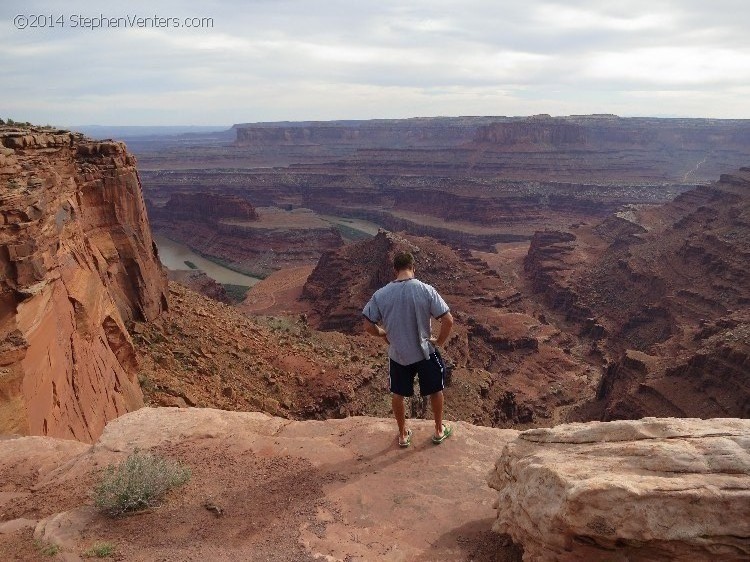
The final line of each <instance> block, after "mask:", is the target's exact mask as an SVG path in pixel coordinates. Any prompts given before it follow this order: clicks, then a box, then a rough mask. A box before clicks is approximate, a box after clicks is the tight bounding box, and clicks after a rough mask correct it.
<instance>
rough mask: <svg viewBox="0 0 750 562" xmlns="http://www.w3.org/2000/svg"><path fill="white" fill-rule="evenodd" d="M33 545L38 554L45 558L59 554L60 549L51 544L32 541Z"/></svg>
mask: <svg viewBox="0 0 750 562" xmlns="http://www.w3.org/2000/svg"><path fill="white" fill-rule="evenodd" d="M34 545H35V546H36V547H37V548H38V549H39V552H41V553H42V554H44V555H45V556H49V557H52V556H57V554H59V552H60V547H59V546H57V545H56V544H53V543H45V542H41V541H34Z"/></svg>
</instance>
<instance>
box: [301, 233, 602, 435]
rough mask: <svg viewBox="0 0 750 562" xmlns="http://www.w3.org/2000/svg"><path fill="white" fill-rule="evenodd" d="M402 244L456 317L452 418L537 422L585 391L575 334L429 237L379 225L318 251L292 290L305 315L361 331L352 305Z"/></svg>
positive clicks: (475, 262) (586, 375) (451, 343)
mask: <svg viewBox="0 0 750 562" xmlns="http://www.w3.org/2000/svg"><path fill="white" fill-rule="evenodd" d="M403 250H408V251H411V252H412V253H413V254H414V257H415V271H416V276H417V278H419V279H420V280H421V281H423V282H425V283H429V284H431V285H433V286H434V287H436V288H437V289H438V291H439V292H440V294H441V295H442V296H443V298H444V299H445V300H446V302H447V303H448V305H449V306H450V307H451V311H452V314H453V316H454V318H455V319H456V324H455V326H454V329H453V333H452V335H451V338H450V339H449V340H448V342H447V344H446V347H445V350H444V351H445V354H444V357H445V358H446V359H447V360H448V361H450V362H452V363H453V364H454V365H455V366H456V368H455V370H454V371H453V379H454V380H455V381H456V383H457V384H456V385H455V393H454V394H453V396H451V398H450V401H451V402H453V403H454V405H458V408H459V411H461V412H462V419H468V420H471V421H473V422H474V423H483V424H487V425H493V426H499V427H509V426H512V427H518V426H519V425H520V426H522V427H523V426H525V427H528V424H535V425H538V424H544V425H547V424H550V423H551V420H552V419H556V418H555V415H556V414H555V412H559V411H561V408H562V407H563V406H567V405H570V404H571V403H573V402H575V401H576V400H579V399H581V398H583V397H584V396H586V394H587V393H588V392H591V393H592V394H593V393H594V392H595V388H593V387H590V384H591V382H592V374H593V366H592V364H591V363H590V361H589V359H588V358H587V356H586V354H587V350H585V349H578V348H577V345H576V343H577V342H576V338H575V336H570V337H568V336H564V335H563V334H562V333H561V332H560V330H558V329H557V328H556V327H555V326H554V325H551V324H550V323H549V322H548V321H547V320H542V319H540V318H538V317H535V316H533V315H532V314H531V313H530V309H531V308H532V307H531V303H530V302H528V301H526V300H525V298H524V296H523V295H522V294H521V293H520V292H519V291H518V290H517V289H516V288H515V287H513V286H512V285H511V284H510V283H509V282H507V281H506V280H505V279H503V278H501V276H500V275H499V274H498V273H497V272H496V271H495V270H493V269H492V268H490V267H489V265H488V264H487V263H486V262H485V261H484V260H483V259H481V258H479V257H475V256H474V255H472V252H470V251H467V250H454V249H452V248H450V247H448V246H445V245H444V244H440V243H438V242H437V241H435V240H432V239H430V238H425V237H416V236H410V235H406V234H404V233H398V234H394V233H390V232H387V231H382V230H381V231H380V232H379V233H378V234H377V236H375V237H374V238H372V239H369V240H363V241H361V242H357V243H355V244H350V245H348V246H345V247H343V248H341V249H339V250H336V251H332V252H328V253H326V254H324V255H323V257H322V258H321V259H320V261H319V263H318V265H317V266H316V268H315V269H314V270H313V272H312V274H311V275H310V276H309V278H308V280H307V282H306V283H305V286H304V288H303V292H302V300H303V301H305V302H307V303H308V305H309V307H310V313H309V315H308V316H309V321H310V324H311V325H312V326H315V327H318V328H321V329H324V330H338V331H342V332H348V333H361V332H362V308H363V307H364V305H365V303H366V302H367V301H368V300H369V299H370V297H371V296H372V293H373V292H374V291H375V290H377V289H379V288H380V287H382V286H384V285H386V284H387V283H388V282H390V281H391V280H392V279H393V265H392V264H393V256H394V255H395V254H396V252H398V251H403ZM564 349H567V351H564ZM525 424H526V425H525Z"/></svg>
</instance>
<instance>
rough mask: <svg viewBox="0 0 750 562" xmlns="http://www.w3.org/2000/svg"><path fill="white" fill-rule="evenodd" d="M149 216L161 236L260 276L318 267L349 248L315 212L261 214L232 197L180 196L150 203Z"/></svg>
mask: <svg viewBox="0 0 750 562" xmlns="http://www.w3.org/2000/svg"><path fill="white" fill-rule="evenodd" d="M148 212H149V217H150V218H151V221H152V224H153V227H154V230H155V231H156V232H159V233H164V234H165V235H166V236H168V237H169V238H171V239H173V240H176V241H179V242H182V243H183V244H185V245H187V246H189V247H190V248H192V249H193V250H194V251H197V252H198V253H200V254H202V255H204V256H206V257H208V258H211V259H214V260H217V261H218V262H219V263H222V264H223V265H228V266H229V267H230V268H232V269H235V270H237V271H240V272H242V273H245V274H247V275H251V276H255V277H266V276H267V275H269V274H270V273H272V272H273V271H275V270H278V269H280V268H282V267H295V266H300V265H308V264H312V263H315V261H316V260H317V259H318V258H319V257H320V254H321V253H323V252H324V251H326V250H331V249H333V248H338V247H340V246H341V245H343V243H344V242H343V239H342V237H341V234H340V233H339V231H338V230H337V229H336V228H335V227H334V226H332V225H331V224H330V223H328V222H326V221H324V220H322V219H320V218H319V217H317V216H316V215H314V214H313V213H311V212H310V211H309V210H306V209H297V210H294V211H287V210H284V209H280V208H263V209H256V208H255V207H254V206H253V205H252V204H250V203H249V202H248V201H247V200H246V199H244V198H242V197H239V196H236V195H232V194H223V193H210V192H198V193H174V194H172V195H171V196H170V198H169V200H168V201H167V202H166V203H165V204H163V205H157V204H155V203H153V202H151V201H148Z"/></svg>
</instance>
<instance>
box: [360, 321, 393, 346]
mask: <svg viewBox="0 0 750 562" xmlns="http://www.w3.org/2000/svg"><path fill="white" fill-rule="evenodd" d="M363 322H364V328H365V332H367V333H368V334H370V335H372V336H375V337H378V338H383V339H384V340H385V341H386V343H390V342H389V341H388V335H387V334H386V333H385V330H384V329H383V328H381V327H380V326H378V325H377V324H374V323H373V322H370V320H369V319H368V318H365V319H364V320H363Z"/></svg>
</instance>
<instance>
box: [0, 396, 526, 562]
mask: <svg viewBox="0 0 750 562" xmlns="http://www.w3.org/2000/svg"><path fill="white" fill-rule="evenodd" d="M409 423H410V427H411V428H412V429H413V431H414V438H413V442H412V446H411V447H409V448H408V449H402V448H399V447H398V445H397V442H396V426H395V422H394V421H393V420H390V419H379V418H370V417H349V418H345V419H340V420H327V421H304V422H298V421H290V420H286V419H282V418H276V417H271V416H267V415H265V414H260V413H250V412H226V411H221V410H211V409H192V408H182V409H176V408H142V409H140V410H138V411H136V412H133V413H130V414H126V415H124V416H121V417H120V418H118V419H116V420H114V421H112V422H110V423H109V424H108V425H107V427H106V428H105V430H104V432H103V434H102V436H101V437H100V438H99V439H98V441H97V442H96V443H95V444H94V445H93V446H86V445H83V444H80V443H73V442H64V443H72V444H74V445H76V446H79V447H84V450H82V451H79V452H78V454H77V455H76V456H75V457H73V458H70V456H69V455H70V451H69V450H68V449H61V450H60V457H59V460H60V462H59V465H58V466H57V468H56V469H54V470H52V471H49V470H48V469H47V470H46V471H45V475H44V477H43V478H42V479H41V481H40V482H34V481H33V478H32V479H31V480H32V481H31V482H29V481H28V479H27V480H26V481H25V482H26V487H25V488H24V486H23V484H24V482H15V477H14V476H13V472H12V471H8V472H6V473H3V474H7V475H8V482H9V483H12V484H13V486H14V489H16V488H18V489H22V488H23V489H25V491H26V492H27V495H26V496H25V497H23V498H16V499H14V500H9V501H8V502H7V503H6V504H5V505H4V506H2V509H1V510H0V513H1V514H2V515H1V516H0V525H3V524H4V523H5V522H6V521H14V520H18V519H21V518H26V519H32V520H36V521H38V524H37V525H36V532H35V537H36V538H37V540H39V541H42V542H45V543H54V544H56V545H58V546H59V547H60V549H61V552H60V554H59V555H58V556H61V557H63V559H66V560H79V559H80V558H81V556H82V554H83V553H84V552H85V551H86V550H87V549H88V548H90V547H91V545H92V544H95V543H96V542H109V543H112V544H114V545H116V548H117V553H118V556H119V557H121V558H122V559H125V560H143V561H146V560H274V561H288V562H292V561H294V562H299V561H304V562H307V561H312V560H330V561H336V560H341V561H343V560H348V561H352V562H353V561H370V560H393V561H406V560H408V561H414V560H422V561H432V560H448V561H451V560H456V561H458V560H461V561H463V560H476V561H477V562H480V561H484V562H490V561H496V560H502V561H506V562H512V561H518V560H520V557H519V556H520V555H519V552H518V549H517V548H516V547H515V546H513V545H510V544H509V543H507V541H506V540H505V539H504V538H503V537H501V536H498V535H497V534H496V533H494V532H493V531H492V530H491V525H492V516H493V508H492V499H493V498H492V494H491V493H490V491H489V490H488V489H487V487H486V485H485V482H484V480H485V475H486V473H487V471H488V470H489V469H490V468H491V466H492V459H493V458H494V455H495V452H496V451H497V450H499V449H501V448H502V447H503V446H504V445H505V444H506V443H508V442H510V441H511V440H512V439H513V438H515V437H516V436H517V435H518V432H516V431H513V430H501V429H492V428H486V427H477V426H472V425H470V424H467V423H463V422H455V434H454V435H453V436H451V438H450V439H448V440H447V441H446V442H444V443H442V444H441V445H440V446H435V445H433V444H432V442H431V440H430V436H431V429H432V423H431V422H430V421H426V420H414V421H411V420H410V422H409ZM35 439H37V440H31V438H22V439H11V440H7V441H0V468H1V467H2V466H3V464H4V462H5V459H6V458H16V457H15V455H16V452H17V451H18V450H19V446H20V445H24V446H25V447H26V448H27V449H28V450H29V451H30V452H31V455H32V456H34V455H37V453H36V452H35V451H36V449H37V448H39V447H41V449H42V450H43V452H44V454H43V455H42V457H41V458H43V459H48V457H47V455H48V453H49V452H50V450H51V447H52V445H51V444H52V443H57V442H58V440H52V439H49V438H47V439H42V438H35ZM136 447H137V448H139V449H141V450H145V449H149V450H151V451H154V452H157V453H159V454H162V455H164V456H168V457H170V458H173V459H175V460H179V461H180V462H182V463H184V464H186V465H187V466H188V467H190V469H191V471H192V477H191V480H190V482H188V484H187V485H186V486H185V487H184V488H181V489H179V490H177V491H176V492H175V493H173V494H171V495H170V496H169V497H168V498H167V501H166V502H165V503H164V505H162V506H159V507H158V508H156V509H153V510H149V511H147V512H143V513H139V514H135V515H132V516H129V517H125V518H122V519H117V520H113V519H110V518H107V517H104V516H102V515H99V514H96V513H94V512H92V508H91V503H92V500H91V498H90V497H89V492H90V490H91V488H92V486H93V483H94V481H95V478H96V474H97V471H98V470H99V469H101V468H102V467H104V466H106V465H107V464H110V463H114V462H118V461H119V460H120V459H123V458H124V457H125V456H126V455H127V454H128V453H129V452H131V451H132V450H133V449H134V448H136ZM6 452H8V453H9V454H8V456H7V457H6ZM11 453H12V454H11ZM26 474H27V473H26ZM32 514H33V516H32ZM14 525H15V524H14ZM11 529H12V527H9V529H8V530H9V531H10V530H11ZM22 532H23V531H21V530H19V531H18V532H16V533H10V534H6V535H0V559H4V555H5V554H8V549H10V548H11V547H12V548H20V547H22V546H23V545H24V543H23V537H24V536H25V535H22V534H21V533H22ZM12 541H16V542H12ZM28 542H31V538H30V537H29V538H28ZM4 545H5V547H6V550H4ZM31 548H33V547H31ZM11 554H12V553H11Z"/></svg>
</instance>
